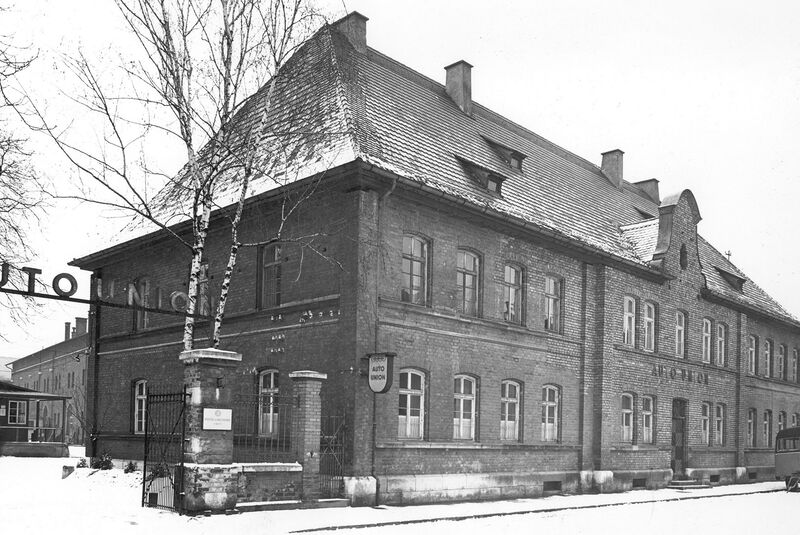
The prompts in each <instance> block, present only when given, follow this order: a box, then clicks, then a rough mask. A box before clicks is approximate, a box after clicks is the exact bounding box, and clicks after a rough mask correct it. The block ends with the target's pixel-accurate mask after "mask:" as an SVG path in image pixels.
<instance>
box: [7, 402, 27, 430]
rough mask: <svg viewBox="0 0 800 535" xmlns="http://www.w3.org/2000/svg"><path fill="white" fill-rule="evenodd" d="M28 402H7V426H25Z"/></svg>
mask: <svg viewBox="0 0 800 535" xmlns="http://www.w3.org/2000/svg"><path fill="white" fill-rule="evenodd" d="M27 417H28V402H27V401H24V400H15V399H10V400H8V425H25V424H27V423H28V421H27Z"/></svg>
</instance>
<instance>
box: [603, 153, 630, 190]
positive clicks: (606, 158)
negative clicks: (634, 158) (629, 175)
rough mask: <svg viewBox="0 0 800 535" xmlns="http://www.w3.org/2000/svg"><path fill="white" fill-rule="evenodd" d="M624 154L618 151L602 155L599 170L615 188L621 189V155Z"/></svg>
mask: <svg viewBox="0 0 800 535" xmlns="http://www.w3.org/2000/svg"><path fill="white" fill-rule="evenodd" d="M623 154H625V153H624V152H622V151H621V150H619V149H614V150H610V151H608V152H604V153H603V163H601V164H600V170H601V171H602V172H603V174H604V175H606V178H608V180H610V181H611V183H612V184H614V185H615V186H616V187H618V188H620V189H622V155H623Z"/></svg>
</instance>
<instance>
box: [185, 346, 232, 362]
mask: <svg viewBox="0 0 800 535" xmlns="http://www.w3.org/2000/svg"><path fill="white" fill-rule="evenodd" d="M178 358H179V359H180V361H181V362H183V363H184V364H194V363H196V362H200V361H203V360H222V361H227V362H241V361H242V354H241V353H237V352H235V351H224V350H222V349H214V348H211V347H209V348H205V349H190V350H188V351H182V352H181V354H180V357H178Z"/></svg>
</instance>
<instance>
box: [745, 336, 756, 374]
mask: <svg viewBox="0 0 800 535" xmlns="http://www.w3.org/2000/svg"><path fill="white" fill-rule="evenodd" d="M757 360H758V342H757V341H756V337H755V336H753V335H752V334H751V335H750V336H749V342H748V346H747V372H748V373H749V374H750V375H755V374H756V370H757V368H756V361H757Z"/></svg>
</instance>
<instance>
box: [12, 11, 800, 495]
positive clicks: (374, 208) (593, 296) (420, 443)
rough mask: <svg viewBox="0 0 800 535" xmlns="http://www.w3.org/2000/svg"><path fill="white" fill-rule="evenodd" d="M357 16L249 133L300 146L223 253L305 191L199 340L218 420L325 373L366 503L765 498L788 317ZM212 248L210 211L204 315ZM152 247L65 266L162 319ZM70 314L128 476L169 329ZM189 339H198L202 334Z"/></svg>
mask: <svg viewBox="0 0 800 535" xmlns="http://www.w3.org/2000/svg"><path fill="white" fill-rule="evenodd" d="M366 21H367V19H366V18H365V17H363V16H362V15H360V14H358V13H352V14H350V15H349V16H347V17H345V18H344V19H342V20H341V21H339V22H337V23H335V24H332V25H329V26H326V27H325V28H323V29H322V30H320V31H319V32H318V33H317V34H316V35H315V37H314V38H313V39H311V40H310V41H309V42H307V43H306V44H305V45H304V46H303V47H302V48H301V49H300V50H299V51H298V52H297V53H296V54H295V56H294V57H293V58H292V60H291V61H290V63H289V64H288V65H287V68H286V69H285V70H284V71H282V75H281V76H282V77H285V78H283V79H282V83H280V84H277V86H276V90H275V94H274V95H273V96H272V111H271V112H270V113H269V114H268V117H267V123H266V124H265V129H270V128H271V129H273V130H274V129H277V128H278V126H277V125H279V124H284V123H285V118H286V117H287V116H295V117H304V118H305V119H304V120H305V123H304V128H303V130H304V131H306V132H310V133H311V134H310V135H307V136H305V137H302V138H298V139H295V140H294V141H293V145H292V150H291V151H288V152H291V154H292V158H291V159H287V160H281V161H277V162H276V165H277V166H278V167H279V170H282V171H285V172H287V173H288V172H293V173H295V174H296V175H297V180H296V181H294V182H293V183H291V184H289V185H286V186H283V187H281V188H274V187H271V186H270V181H269V180H268V179H267V178H266V177H262V179H261V180H260V181H259V180H256V181H255V183H254V189H253V195H252V197H251V198H250V199H249V201H248V203H247V206H246V210H245V214H244V222H243V225H242V228H241V230H240V235H241V241H242V242H245V243H247V242H250V243H254V242H258V241H260V240H262V239H263V238H264V236H272V235H273V234H274V230H275V228H277V226H278V225H279V224H281V220H280V206H281V203H282V200H283V199H285V198H286V196H287V195H299V194H301V193H303V192H309V191H313V194H311V195H308V199H307V200H306V201H305V202H304V203H303V204H302V205H300V207H299V208H298V210H296V211H295V212H294V213H293V214H292V215H291V216H290V217H289V218H288V219H287V220H286V221H285V222H284V225H285V231H284V236H285V238H286V239H285V240H284V241H282V242H279V243H272V244H268V245H264V246H260V247H250V248H243V249H242V250H241V252H240V256H239V260H238V263H237V267H236V272H235V276H234V279H233V284H232V286H231V290H230V296H229V304H228V313H227V315H226V319H225V324H224V335H223V343H222V346H221V347H222V348H223V349H230V350H234V351H237V352H240V353H241V354H242V355H243V359H242V363H241V366H240V369H239V374H238V377H239V381H238V382H237V384H235V385H230V387H231V388H235V389H236V391H237V392H240V393H242V394H250V395H252V396H255V399H258V400H259V401H258V403H257V405H251V406H250V408H249V409H247V410H248V411H250V412H252V414H250V413H248V414H249V416H248V414H244V413H243V412H242V410H244V409H242V410H240V412H239V413H238V416H237V412H236V411H237V409H236V407H235V408H234V420H235V421H236V418H237V417H238V418H240V419H242V418H245V417H252V418H253V419H254V420H255V421H256V422H257V423H256V425H255V426H254V427H253V428H252V429H251V432H252V433H253V434H254V435H257V436H258V437H261V438H265V439H267V438H271V437H274V436H275V434H276V433H279V432H280V430H281V429H282V428H283V427H285V426H284V425H282V424H285V422H282V418H283V416H280V415H279V414H278V412H277V411H276V408H275V407H276V405H275V404H274V403H273V400H274V399H276V398H277V396H279V395H284V394H289V393H290V389H291V384H290V381H288V380H287V378H288V374H289V373H290V372H293V371H296V370H308V369H310V370H315V371H318V372H322V373H325V374H327V379H326V380H325V382H324V384H323V388H322V397H323V412H324V415H326V414H327V415H343V416H344V417H345V421H346V422H347V424H346V428H345V429H346V437H345V438H346V445H347V447H346V454H345V456H344V459H343V462H344V465H345V479H347V480H348V481H357V482H359V484H358V485H356V486H352V485H349V486H348V487H347V488H350V489H352V488H357V489H358V490H357V491H355V492H356V493H360V495H361V496H360V497H361V498H363V497H364V496H365V495H366V496H367V497H368V496H369V495H371V496H373V497H375V496H377V497H378V499H379V500H380V501H381V502H384V503H386V502H388V503H418V502H430V501H444V500H455V499H476V498H499V497H503V496H535V495H541V494H545V493H548V492H564V491H572V492H578V491H588V490H600V491H609V490H621V489H630V488H640V487H641V488H644V487H647V488H653V487H659V486H664V485H666V484H668V483H669V482H670V480H672V479H673V478H676V477H689V478H693V479H698V480H703V481H707V482H711V483H730V482H742V481H751V480H768V479H772V478H773V477H774V467H773V455H772V452H773V439H774V436H775V433H776V432H777V431H778V430H779V429H781V428H783V427H786V426H794V425H797V424H798V422H797V420H798V414H800V383H799V381H800V375H798V349H800V323H798V321H797V320H796V319H795V318H794V317H793V316H792V315H791V314H790V313H788V312H787V311H786V310H785V309H784V308H782V307H781V306H780V304H778V303H777V302H776V301H775V300H774V299H772V298H771V297H770V296H769V295H767V294H766V293H765V292H764V291H763V290H762V289H761V288H759V287H758V286H757V285H756V284H755V283H754V282H753V281H752V280H750V279H749V278H748V277H747V275H746V274H744V273H743V272H742V271H741V270H739V269H738V268H737V267H736V266H735V265H734V264H732V263H731V262H730V261H729V259H728V258H726V257H725V256H724V255H723V254H721V253H720V252H719V251H717V249H715V248H714V247H713V245H711V244H710V243H708V242H707V241H706V240H705V239H704V238H703V237H702V236H701V235H700V234H699V233H698V226H699V224H700V222H701V210H700V207H699V205H698V202H697V199H695V197H694V195H693V194H692V192H691V191H690V190H688V189H686V190H683V191H682V192H678V193H677V194H675V195H669V196H662V195H661V192H660V191H659V185H658V181H657V180H653V179H650V180H642V181H629V180H626V179H625V178H624V175H623V152H622V151H621V150H610V151H608V152H606V153H604V154H603V155H602V157H601V161H600V164H599V165H597V164H595V163H593V162H591V161H589V160H586V159H584V158H583V157H581V156H578V155H576V154H573V153H571V152H569V151H568V150H566V149H564V148H562V147H560V146H558V145H556V144H554V143H552V142H550V141H548V140H546V139H544V138H542V137H541V136H539V135H537V134H536V133H534V132H533V131H531V130H528V129H527V128H525V127H522V126H520V125H518V124H516V123H514V122H512V121H511V120H509V119H507V118H505V117H502V116H500V115H498V114H496V113H494V112H492V111H491V110H489V109H487V108H485V107H484V106H481V105H480V104H478V103H477V102H475V101H473V100H472V97H471V65H469V64H468V63H467V62H465V61H459V62H456V63H454V64H452V65H450V66H448V67H445V79H444V80H443V83H441V82H439V81H435V80H431V79H429V78H426V77H424V76H422V75H420V74H419V73H417V72H415V71H413V70H412V69H410V68H408V67H406V66H404V65H402V64H400V63H398V62H397V61H395V60H393V59H391V58H389V57H387V56H385V55H383V54H381V53H380V52H378V51H376V50H374V49H372V48H369V47H368V46H367V41H366ZM264 98H265V96H264V95H261V94H259V95H256V96H255V97H254V99H253V101H252V102H251V103H250V105H249V106H247V107H246V108H245V109H244V110H243V111H242V112H241V113H240V116H239V117H238V118H237V121H238V122H237V124H238V125H240V126H241V125H246V124H248V121H249V120H252V119H253V117H256V116H258V114H260V108H259V106H260V105H263V102H264V100H263V99H264ZM266 138H267V140H266V141H265V146H264V147H263V152H264V154H266V155H268V154H270V153H271V151H273V150H274V149H275V145H274V143H273V142H272V141H270V137H269V136H266ZM280 166H283V167H280ZM221 214H222V212H221ZM264 229H268V231H266V232H265V230H264ZM175 231H176V232H178V233H186V232H188V228H187V227H186V226H185V225H183V226H181V225H177V226H176V227H175ZM228 236H229V228H228V227H227V226H226V222H225V219H224V218H222V217H217V218H216V219H215V221H214V225H213V229H212V231H211V234H210V236H209V240H208V245H207V249H206V253H205V254H206V267H205V271H204V274H205V276H204V280H203V281H202V284H201V292H202V293H203V294H204V295H207V296H211V298H212V300H213V296H215V295H218V294H219V284H220V280H221V277H222V273H223V271H224V268H225V263H226V261H227V247H228V244H227V241H226V240H227V237H228ZM310 236H311V237H313V240H311V239H310V238H309V237H310ZM171 240H172V238H171V237H170V236H168V235H167V234H166V233H163V232H156V233H152V234H148V235H146V236H141V237H138V238H136V239H133V240H130V241H128V242H125V243H121V244H119V245H116V246H114V247H111V248H109V249H105V250H102V251H98V252H95V253H93V254H90V255H87V256H84V257H82V258H79V259H77V260H75V261H74V262H73V264H74V265H77V266H79V267H81V268H83V269H86V270H90V271H91V272H92V274H93V278H94V284H97V285H99V287H100V288H101V289H102V293H103V297H104V298H106V299H112V300H114V299H117V300H120V301H122V300H124V299H125V298H126V296H127V294H128V293H129V292H130V291H135V292H136V293H137V295H138V296H139V297H140V299H141V300H143V301H142V302H145V303H147V304H149V305H150V306H152V307H157V308H160V307H165V306H166V303H168V302H169V296H170V295H174V292H180V291H184V292H185V291H186V288H187V270H188V265H189V255H188V253H186V252H184V251H183V250H181V249H177V248H175V247H174V245H173V242H172V241H171ZM91 317H92V322H91V323H92V329H91V331H92V334H91V337H92V342H91V343H90V344H89V345H90V347H91V349H92V351H91V353H90V359H89V369H88V395H89V412H90V426H91V433H92V438H93V441H92V443H91V444H90V445H91V446H92V447H93V448H94V451H95V452H100V451H109V452H111V453H112V455H114V456H116V457H123V458H133V457H136V456H137V455H141V450H142V443H143V435H144V421H145V414H144V411H145V409H146V408H145V404H144V399H145V397H146V393H147V391H148V390H149V389H169V388H171V387H172V388H179V387H180V385H181V384H182V373H183V370H182V367H181V365H180V364H179V362H178V354H179V352H180V351H181V349H182V346H181V335H182V332H183V331H182V325H181V319H180V318H179V317H175V316H169V315H160V314H155V313H144V312H141V311H138V312H135V313H131V311H125V310H118V309H113V308H94V309H93V310H92V316H91ZM196 334H197V339H196V345H197V346H198V347H201V346H202V345H203V344H208V338H207V331H206V330H205V324H203V323H201V324H200V327H199V328H198V331H197V333H196ZM380 352H389V353H395V354H396V358H395V363H394V373H393V376H392V385H391V388H390V389H389V391H388V392H387V393H383V394H373V393H372V391H371V390H370V389H369V387H368V384H367V378H366V377H365V375H364V362H363V359H364V357H365V356H366V355H368V354H371V353H380ZM15 373H16V372H15ZM264 460H266V459H264ZM353 497H354V498H359V496H353Z"/></svg>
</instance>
